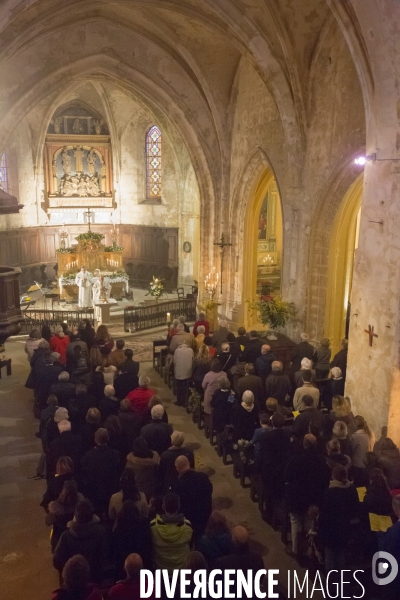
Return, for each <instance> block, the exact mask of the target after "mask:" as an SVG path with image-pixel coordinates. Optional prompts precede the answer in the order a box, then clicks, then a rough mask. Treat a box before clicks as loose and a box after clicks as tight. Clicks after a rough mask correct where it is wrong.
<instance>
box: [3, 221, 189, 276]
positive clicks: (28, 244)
mask: <svg viewBox="0 0 400 600" xmlns="http://www.w3.org/2000/svg"><path fill="white" fill-rule="evenodd" d="M66 228H67V231H68V233H69V240H68V244H69V245H73V244H75V243H76V240H75V238H76V236H77V235H79V234H80V233H84V232H85V231H87V228H86V226H84V225H71V226H67V227H66ZM119 230H120V238H119V241H118V243H119V244H121V245H122V246H123V248H124V254H123V258H124V262H125V263H127V262H132V263H135V264H139V263H140V264H147V265H153V264H160V265H164V266H168V267H178V229H176V228H167V227H147V226H144V225H119ZM92 231H94V232H96V233H104V234H105V236H106V237H105V239H104V242H105V243H106V244H109V243H111V237H110V236H111V229H110V227H109V226H102V225H92ZM59 244H60V239H59V227H32V228H25V229H18V230H13V231H1V232H0V264H3V265H10V266H21V267H30V266H34V265H39V264H48V265H52V266H53V265H54V264H55V263H56V262H57V257H56V249H57V248H58V247H59Z"/></svg>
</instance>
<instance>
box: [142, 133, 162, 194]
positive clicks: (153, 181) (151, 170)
mask: <svg viewBox="0 0 400 600" xmlns="http://www.w3.org/2000/svg"><path fill="white" fill-rule="evenodd" d="M161 184H162V176H161V131H160V130H159V129H158V127H156V126H154V127H151V129H149V131H148V132H147V135H146V187H147V197H148V198H160V196H161V189H162V188H161Z"/></svg>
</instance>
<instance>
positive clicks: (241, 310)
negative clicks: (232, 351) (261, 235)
mask: <svg viewBox="0 0 400 600" xmlns="http://www.w3.org/2000/svg"><path fill="white" fill-rule="evenodd" d="M272 179H275V181H276V184H277V186H278V190H279V185H278V181H277V178H276V176H275V171H274V169H273V167H272V165H271V161H270V160H269V157H268V156H267V154H266V153H265V152H264V150H263V149H262V148H256V149H255V150H254V152H253V154H252V156H251V157H250V158H249V160H248V162H247V164H246V165H245V166H244V168H243V170H242V173H241V174H240V177H238V182H240V183H239V184H238V186H237V187H236V189H235V190H233V193H232V198H233V200H232V203H231V218H230V222H231V224H232V226H231V232H232V237H231V240H230V241H231V243H232V246H231V249H230V253H228V252H226V254H225V273H227V271H228V268H227V265H228V264H231V267H232V268H230V269H229V276H226V277H225V280H226V289H227V290H228V292H227V294H226V297H227V299H226V312H227V316H229V317H230V318H232V320H233V321H235V322H237V323H239V324H243V323H244V322H246V323H247V325H248V324H249V323H250V320H251V321H252V319H251V316H250V313H249V311H248V309H247V307H246V300H247V299H250V298H251V296H252V294H253V290H254V291H255V288H256V269H255V265H256V253H257V235H256V221H257V222H258V215H259V210H260V208H261V204H262V201H263V198H264V195H265V190H266V189H267V187H268V185H269V184H270V183H271V180H272ZM279 197H280V198H281V194H279ZM281 209H282V199H281ZM257 210H258V212H257ZM282 260H283V257H282Z"/></svg>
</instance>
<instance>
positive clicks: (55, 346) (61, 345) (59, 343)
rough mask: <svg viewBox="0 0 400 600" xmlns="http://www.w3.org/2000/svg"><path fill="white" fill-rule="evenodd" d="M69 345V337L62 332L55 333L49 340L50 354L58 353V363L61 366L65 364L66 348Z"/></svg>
mask: <svg viewBox="0 0 400 600" xmlns="http://www.w3.org/2000/svg"><path fill="white" fill-rule="evenodd" d="M68 344H69V337H68V336H67V335H65V334H64V333H63V332H60V333H57V334H56V335H53V337H51V338H50V348H51V351H52V352H58V354H59V355H60V363H61V364H62V365H66V364H67V346H68Z"/></svg>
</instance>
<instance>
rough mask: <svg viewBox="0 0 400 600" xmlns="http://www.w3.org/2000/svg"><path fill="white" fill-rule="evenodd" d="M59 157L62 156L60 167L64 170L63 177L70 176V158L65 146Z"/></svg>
mask: <svg viewBox="0 0 400 600" xmlns="http://www.w3.org/2000/svg"><path fill="white" fill-rule="evenodd" d="M61 156H62V166H63V169H64V173H65V175H70V174H71V158H70V155H69V152H68V150H67V146H64V148H63V151H62V155H61Z"/></svg>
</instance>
